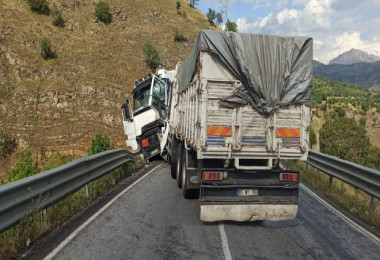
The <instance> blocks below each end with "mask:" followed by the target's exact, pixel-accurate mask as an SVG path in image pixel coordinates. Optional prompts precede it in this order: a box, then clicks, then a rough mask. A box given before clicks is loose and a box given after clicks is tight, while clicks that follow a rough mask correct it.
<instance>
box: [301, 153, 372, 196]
mask: <svg viewBox="0 0 380 260" xmlns="http://www.w3.org/2000/svg"><path fill="white" fill-rule="evenodd" d="M307 163H308V164H309V165H311V166H313V167H315V168H317V169H319V170H321V171H322V172H324V173H326V174H328V175H330V176H332V177H335V178H337V179H340V180H341V181H343V182H346V183H348V184H350V185H352V186H354V187H356V188H358V189H360V190H362V191H364V192H366V193H368V194H369V195H371V196H373V197H376V198H378V199H379V198H380V171H377V170H374V169H371V168H367V167H364V166H361V165H359V164H356V163H353V162H349V161H346V160H342V159H339V158H338V157H335V156H330V155H326V154H323V153H319V152H316V151H313V150H310V151H309V156H308V158H307Z"/></svg>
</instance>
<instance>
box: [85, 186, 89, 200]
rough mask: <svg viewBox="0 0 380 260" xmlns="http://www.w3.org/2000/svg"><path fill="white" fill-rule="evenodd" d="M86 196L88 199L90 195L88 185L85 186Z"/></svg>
mask: <svg viewBox="0 0 380 260" xmlns="http://www.w3.org/2000/svg"><path fill="white" fill-rule="evenodd" d="M84 194H86V197H87V198H88V197H89V194H88V185H87V184H86V185H84Z"/></svg>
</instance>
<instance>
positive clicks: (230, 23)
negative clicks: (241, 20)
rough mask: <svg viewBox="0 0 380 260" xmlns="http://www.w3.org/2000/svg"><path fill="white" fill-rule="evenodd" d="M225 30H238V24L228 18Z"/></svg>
mask: <svg viewBox="0 0 380 260" xmlns="http://www.w3.org/2000/svg"><path fill="white" fill-rule="evenodd" d="M224 30H225V31H230V32H237V31H238V29H237V24H236V23H235V22H233V21H230V20H229V19H227V22H226V28H225V29H224Z"/></svg>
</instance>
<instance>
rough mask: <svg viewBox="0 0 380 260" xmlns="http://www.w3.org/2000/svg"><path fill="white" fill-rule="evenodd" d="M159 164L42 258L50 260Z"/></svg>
mask: <svg viewBox="0 0 380 260" xmlns="http://www.w3.org/2000/svg"><path fill="white" fill-rule="evenodd" d="M159 166H161V164H159V165H157V166H156V167H154V168H153V169H152V170H150V171H149V172H148V173H147V174H145V175H144V176H142V177H141V178H140V179H138V180H137V181H135V182H134V183H133V184H131V185H130V186H129V187H127V188H126V189H124V190H123V191H122V192H121V193H119V194H118V195H117V196H116V197H115V198H113V199H112V200H111V201H109V202H108V203H107V204H106V205H105V206H103V208H101V209H100V210H99V211H98V212H96V213H95V214H94V215H92V216H91V217H90V218H89V219H88V220H87V221H86V222H84V223H83V224H82V225H81V226H79V227H78V228H77V229H76V230H74V232H73V233H71V234H70V236H68V237H67V238H66V239H65V240H63V241H62V242H61V243H60V244H59V245H58V246H57V247H56V248H55V249H54V250H53V251H52V252H50V254H48V255H47V256H46V257H45V258H44V260H50V259H52V258H53V257H54V256H55V255H56V254H57V253H58V252H59V251H61V250H62V249H63V248H64V247H65V246H66V245H67V244H68V243H69V242H70V241H71V240H73V239H74V238H75V237H76V236H77V235H78V234H79V233H80V232H81V231H82V230H83V229H84V228H85V227H87V226H88V225H89V224H90V223H91V222H92V221H93V220H94V219H95V218H97V217H98V216H99V215H100V214H102V212H104V211H105V210H106V209H107V208H108V207H109V206H111V205H112V204H113V203H114V202H115V201H116V200H117V199H118V198H120V197H121V196H122V195H123V194H124V193H126V192H127V191H129V190H130V189H132V188H133V186H135V185H136V184H137V183H139V182H140V181H142V180H143V179H144V178H145V177H147V176H148V175H149V174H151V173H152V172H153V171H154V170H156V169H157V168H158V167H159Z"/></svg>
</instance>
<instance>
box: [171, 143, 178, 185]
mask: <svg viewBox="0 0 380 260" xmlns="http://www.w3.org/2000/svg"><path fill="white" fill-rule="evenodd" d="M178 145H179V142H178V141H177V140H175V141H174V142H173V148H172V151H171V152H172V153H171V157H170V175H171V176H172V178H173V179H175V178H176V177H177V174H176V170H177V152H178Z"/></svg>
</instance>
